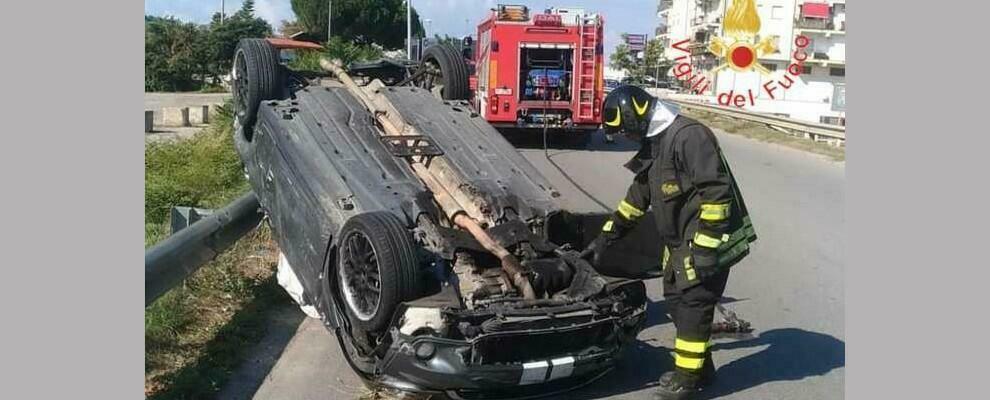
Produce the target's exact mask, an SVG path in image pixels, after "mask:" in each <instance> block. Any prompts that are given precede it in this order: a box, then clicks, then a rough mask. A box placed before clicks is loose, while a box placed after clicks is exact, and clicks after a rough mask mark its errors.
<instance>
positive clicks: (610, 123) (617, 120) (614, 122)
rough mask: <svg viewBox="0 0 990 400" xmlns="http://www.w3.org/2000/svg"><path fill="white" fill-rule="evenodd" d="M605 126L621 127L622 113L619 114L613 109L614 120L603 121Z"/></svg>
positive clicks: (617, 110)
mask: <svg viewBox="0 0 990 400" xmlns="http://www.w3.org/2000/svg"><path fill="white" fill-rule="evenodd" d="M605 125H608V126H619V125H622V113H621V112H619V109H615V119H614V120H611V121H605Z"/></svg>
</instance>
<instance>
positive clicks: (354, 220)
mask: <svg viewBox="0 0 990 400" xmlns="http://www.w3.org/2000/svg"><path fill="white" fill-rule="evenodd" d="M337 251H338V254H337V260H338V264H337V285H338V290H340V298H341V299H342V300H343V302H344V308H345V309H346V310H347V314H348V317H349V319H350V320H351V322H352V323H353V324H355V325H357V326H359V327H360V328H361V329H362V330H364V331H367V332H379V331H382V330H383V329H385V328H387V327H388V324H389V322H391V320H392V313H393V312H395V308H396V306H398V304H399V303H401V302H403V301H407V300H412V299H414V298H416V296H418V295H419V294H420V276H419V261H418V259H417V255H416V245H415V244H414V242H413V240H412V236H411V235H410V234H409V231H408V230H406V228H405V227H404V226H403V225H402V223H401V222H400V221H399V219H398V218H396V217H395V216H394V215H392V214H391V213H389V212H385V211H376V212H369V213H365V214H359V215H355V216H354V217H351V218H350V219H349V220H347V222H346V223H344V227H343V228H342V229H341V233H340V240H339V242H338V245H337Z"/></svg>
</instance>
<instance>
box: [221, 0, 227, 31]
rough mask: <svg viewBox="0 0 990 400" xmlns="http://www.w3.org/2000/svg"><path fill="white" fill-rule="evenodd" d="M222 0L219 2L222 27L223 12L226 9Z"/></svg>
mask: <svg viewBox="0 0 990 400" xmlns="http://www.w3.org/2000/svg"><path fill="white" fill-rule="evenodd" d="M223 1H224V0H220V25H223V18H224V14H223V13H224V10H225V9H226V8H225V7H224V4H223Z"/></svg>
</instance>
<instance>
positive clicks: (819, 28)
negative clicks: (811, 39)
mask: <svg viewBox="0 0 990 400" xmlns="http://www.w3.org/2000/svg"><path fill="white" fill-rule="evenodd" d="M794 27H795V29H796V30H797V31H798V32H806V33H823V34H825V36H826V37H829V36H832V35H835V34H838V35H844V34H846V21H840V22H839V23H838V25H836V23H835V22H833V20H831V19H820V18H799V19H797V20H795V21H794Z"/></svg>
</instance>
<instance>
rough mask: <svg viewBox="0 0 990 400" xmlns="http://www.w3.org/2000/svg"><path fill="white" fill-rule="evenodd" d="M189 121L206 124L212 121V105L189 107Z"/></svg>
mask: <svg viewBox="0 0 990 400" xmlns="http://www.w3.org/2000/svg"><path fill="white" fill-rule="evenodd" d="M189 122H190V123H192V124H193V125H206V124H209V123H210V106H209V105H205V106H197V107H190V108H189Z"/></svg>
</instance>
